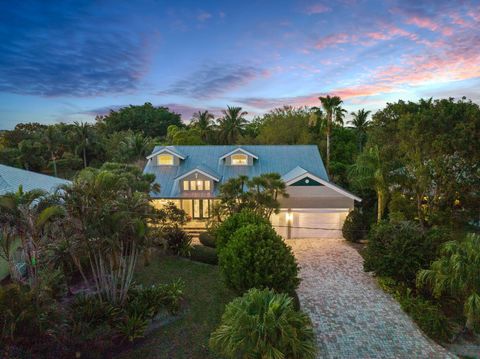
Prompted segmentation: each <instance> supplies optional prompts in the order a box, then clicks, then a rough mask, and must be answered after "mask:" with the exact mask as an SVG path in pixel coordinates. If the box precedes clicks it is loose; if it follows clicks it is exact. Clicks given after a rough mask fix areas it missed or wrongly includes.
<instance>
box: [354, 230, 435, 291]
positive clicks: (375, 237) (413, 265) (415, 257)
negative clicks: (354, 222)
mask: <svg viewBox="0 0 480 359" xmlns="http://www.w3.org/2000/svg"><path fill="white" fill-rule="evenodd" d="M438 245H439V244H438V243H436V242H434V241H432V240H431V239H430V238H428V236H427V235H426V233H425V231H424V230H423V229H422V227H421V226H420V225H419V224H417V223H415V222H393V223H392V222H390V223H388V222H381V223H379V224H376V225H374V226H373V227H372V229H371V230H370V233H369V234H368V244H367V246H366V248H365V251H364V253H363V256H364V259H365V261H364V268H365V271H367V272H370V271H373V272H375V274H376V275H378V276H387V277H392V278H394V279H395V280H398V281H402V282H409V283H413V282H414V280H415V277H416V274H417V272H418V271H419V270H420V269H423V268H427V267H428V266H429V265H430V263H431V262H432V261H433V260H434V259H435V258H436V253H437V248H438Z"/></svg>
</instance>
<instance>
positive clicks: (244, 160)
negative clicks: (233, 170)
mask: <svg viewBox="0 0 480 359" xmlns="http://www.w3.org/2000/svg"><path fill="white" fill-rule="evenodd" d="M231 159H232V166H245V165H247V164H248V156H247V155H243V154H235V155H232V157H231Z"/></svg>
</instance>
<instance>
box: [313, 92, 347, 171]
mask: <svg viewBox="0 0 480 359" xmlns="http://www.w3.org/2000/svg"><path fill="white" fill-rule="evenodd" d="M318 99H319V100H320V102H321V103H322V107H323V109H324V110H325V113H326V120H327V126H326V127H327V128H326V130H327V131H326V132H327V169H328V168H329V166H330V135H331V132H332V125H333V123H334V122H337V123H343V116H344V113H345V110H344V109H343V108H342V107H341V104H342V102H343V101H342V100H341V98H340V97H338V96H330V95H327V96H325V97H323V96H320V97H319V98H318Z"/></svg>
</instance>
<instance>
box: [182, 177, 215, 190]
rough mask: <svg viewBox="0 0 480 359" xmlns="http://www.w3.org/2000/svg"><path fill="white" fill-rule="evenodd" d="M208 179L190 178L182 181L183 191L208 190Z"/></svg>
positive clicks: (209, 186)
mask: <svg viewBox="0 0 480 359" xmlns="http://www.w3.org/2000/svg"><path fill="white" fill-rule="evenodd" d="M210 188H211V184H210V181H202V180H192V181H183V190H184V191H210Z"/></svg>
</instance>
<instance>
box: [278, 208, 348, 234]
mask: <svg viewBox="0 0 480 359" xmlns="http://www.w3.org/2000/svg"><path fill="white" fill-rule="evenodd" d="M347 214H348V209H316V208H306V209H292V210H291V211H290V212H288V211H281V212H280V213H279V214H278V215H275V216H274V218H272V224H273V225H274V227H275V229H276V230H277V232H278V233H279V234H280V235H281V236H283V237H284V238H289V235H288V232H289V231H290V238H341V237H342V226H343V222H344V221H345V218H346V217H347ZM289 227H290V228H289Z"/></svg>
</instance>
